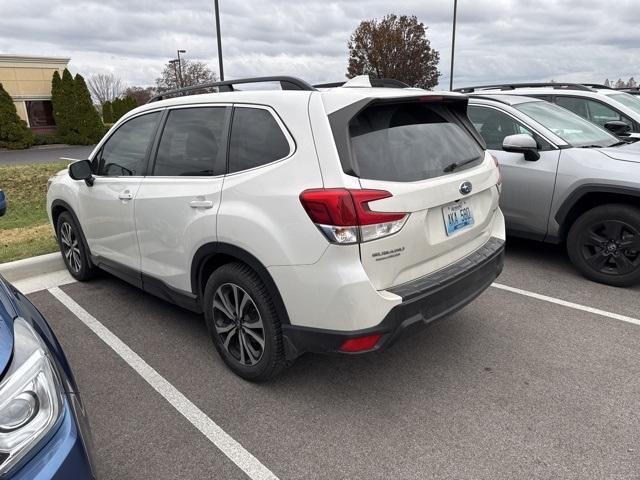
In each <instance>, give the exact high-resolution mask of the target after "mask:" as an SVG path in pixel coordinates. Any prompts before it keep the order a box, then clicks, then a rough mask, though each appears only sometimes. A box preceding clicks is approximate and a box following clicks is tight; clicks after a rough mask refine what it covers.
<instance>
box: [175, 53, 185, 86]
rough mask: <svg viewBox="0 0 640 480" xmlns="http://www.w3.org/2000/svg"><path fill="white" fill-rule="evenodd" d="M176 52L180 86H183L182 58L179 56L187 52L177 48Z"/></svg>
mask: <svg viewBox="0 0 640 480" xmlns="http://www.w3.org/2000/svg"><path fill="white" fill-rule="evenodd" d="M177 52H178V78H179V79H180V87H184V79H183V78H182V59H181V58H180V54H181V53H187V51H186V50H177Z"/></svg>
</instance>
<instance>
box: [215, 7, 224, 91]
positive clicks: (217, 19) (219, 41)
mask: <svg viewBox="0 0 640 480" xmlns="http://www.w3.org/2000/svg"><path fill="white" fill-rule="evenodd" d="M214 6H215V10H216V36H217V37H218V68H219V69H220V81H222V82H224V66H223V65H222V39H221V35H220V10H219V9H218V0H214Z"/></svg>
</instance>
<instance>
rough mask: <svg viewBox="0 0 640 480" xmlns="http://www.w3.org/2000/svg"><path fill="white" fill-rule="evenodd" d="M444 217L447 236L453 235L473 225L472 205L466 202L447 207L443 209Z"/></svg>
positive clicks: (461, 201) (462, 201)
mask: <svg viewBox="0 0 640 480" xmlns="http://www.w3.org/2000/svg"><path fill="white" fill-rule="evenodd" d="M442 216H443V217H444V227H445V229H446V231H447V235H453V234H454V233H456V232H459V231H460V230H464V229H465V228H469V227H470V226H471V225H473V212H472V211H471V205H470V204H469V203H467V201H466V200H460V201H459V202H456V203H452V204H450V205H445V206H444V207H442Z"/></svg>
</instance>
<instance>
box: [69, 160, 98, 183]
mask: <svg viewBox="0 0 640 480" xmlns="http://www.w3.org/2000/svg"><path fill="white" fill-rule="evenodd" d="M69 176H70V177H71V178H73V179H74V180H84V181H85V183H86V184H87V185H88V186H92V185H93V180H94V178H93V172H92V171H91V160H79V161H77V162H73V163H72V164H71V165H69Z"/></svg>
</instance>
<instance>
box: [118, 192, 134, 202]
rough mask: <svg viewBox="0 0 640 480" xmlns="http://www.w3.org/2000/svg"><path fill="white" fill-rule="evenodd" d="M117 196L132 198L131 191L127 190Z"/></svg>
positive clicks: (122, 198)
mask: <svg viewBox="0 0 640 480" xmlns="http://www.w3.org/2000/svg"><path fill="white" fill-rule="evenodd" d="M118 198H119V199H120V200H131V199H132V198H133V193H131V192H130V191H129V190H125V191H124V192H121V193H120V194H119V195H118Z"/></svg>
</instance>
